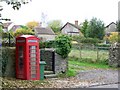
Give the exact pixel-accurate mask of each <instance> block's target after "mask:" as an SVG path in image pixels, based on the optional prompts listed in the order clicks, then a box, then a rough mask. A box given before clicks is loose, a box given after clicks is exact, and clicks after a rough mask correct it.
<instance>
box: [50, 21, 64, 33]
mask: <svg viewBox="0 0 120 90" xmlns="http://www.w3.org/2000/svg"><path fill="white" fill-rule="evenodd" d="M48 27H50V28H51V29H52V30H53V31H54V32H55V33H56V34H58V33H59V32H60V28H61V27H62V22H61V21H60V20H53V21H51V22H49V23H48Z"/></svg>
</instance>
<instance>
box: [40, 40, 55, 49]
mask: <svg viewBox="0 0 120 90" xmlns="http://www.w3.org/2000/svg"><path fill="white" fill-rule="evenodd" d="M39 47H40V48H55V41H46V42H42V41H40V43H39Z"/></svg>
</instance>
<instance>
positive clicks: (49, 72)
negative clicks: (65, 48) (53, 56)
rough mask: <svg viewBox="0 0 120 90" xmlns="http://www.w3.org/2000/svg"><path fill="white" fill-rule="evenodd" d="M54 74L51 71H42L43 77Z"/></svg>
mask: <svg viewBox="0 0 120 90" xmlns="http://www.w3.org/2000/svg"><path fill="white" fill-rule="evenodd" d="M49 74H54V72H53V71H44V75H49Z"/></svg>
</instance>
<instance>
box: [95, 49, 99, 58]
mask: <svg viewBox="0 0 120 90" xmlns="http://www.w3.org/2000/svg"><path fill="white" fill-rule="evenodd" d="M96 49H97V60H99V49H98V47H96Z"/></svg>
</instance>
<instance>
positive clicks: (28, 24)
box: [26, 21, 39, 30]
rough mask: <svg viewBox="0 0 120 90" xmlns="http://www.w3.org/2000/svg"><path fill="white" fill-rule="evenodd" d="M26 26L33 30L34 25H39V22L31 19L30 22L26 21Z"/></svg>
mask: <svg viewBox="0 0 120 90" xmlns="http://www.w3.org/2000/svg"><path fill="white" fill-rule="evenodd" d="M26 26H27V27H28V28H30V29H32V30H34V28H35V27H36V26H39V23H38V22H36V21H31V22H28V23H27V24H26Z"/></svg>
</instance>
